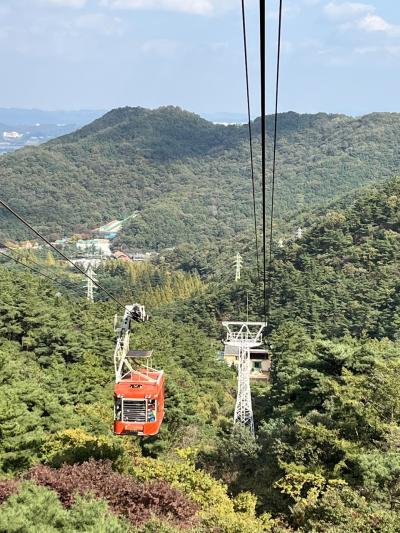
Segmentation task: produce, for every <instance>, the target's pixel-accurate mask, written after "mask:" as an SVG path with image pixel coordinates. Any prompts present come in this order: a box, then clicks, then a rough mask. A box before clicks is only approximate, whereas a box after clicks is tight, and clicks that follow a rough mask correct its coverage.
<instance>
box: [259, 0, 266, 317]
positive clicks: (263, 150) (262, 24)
mask: <svg viewBox="0 0 400 533" xmlns="http://www.w3.org/2000/svg"><path fill="white" fill-rule="evenodd" d="M265 33H266V20H265V0H260V75H261V184H262V236H263V300H264V319H265V321H266V320H267V290H266V289H267V250H266V226H267V217H266V116H265V114H266V106H265V98H266V87H265V81H266V80H265V78H266V72H265V70H266V58H265Z"/></svg>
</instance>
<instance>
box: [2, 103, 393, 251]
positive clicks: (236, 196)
mask: <svg viewBox="0 0 400 533" xmlns="http://www.w3.org/2000/svg"><path fill="white" fill-rule="evenodd" d="M272 126H273V123H272V120H269V121H268V128H269V143H268V144H269V147H270V149H271V131H272ZM254 131H255V138H256V140H255V152H256V154H257V157H256V159H257V161H256V167H257V169H256V170H257V175H258V176H259V152H260V150H259V120H257V121H255V123H254ZM399 134H400V114H395V113H381V114H377V113H375V114H371V115H367V116H365V117H361V118H351V117H346V116H343V115H326V114H322V113H320V114H317V115H299V114H296V113H292V112H290V113H283V114H281V115H280V116H279V145H278V150H279V153H278V176H277V177H278V188H277V215H278V217H279V216H282V215H287V214H291V213H293V212H296V211H301V210H302V209H304V208H308V207H309V206H311V205H312V206H315V205H322V204H325V203H327V202H329V201H331V200H332V199H333V198H335V197H337V196H339V195H341V194H344V193H347V192H349V191H352V190H354V189H356V188H358V187H360V186H362V185H366V184H368V183H370V182H373V181H376V180H378V179H384V178H385V177H389V176H393V175H395V174H397V173H398V171H399V166H400V155H399V150H398V137H399ZM270 155H271V154H270ZM258 181H259V180H258ZM0 190H1V193H2V197H3V198H5V199H6V200H8V201H9V203H10V204H12V205H13V206H14V207H15V208H16V209H18V210H19V211H20V212H21V213H22V214H24V215H25V216H27V217H28V218H29V219H30V220H31V221H32V222H33V223H34V224H36V225H38V226H39V227H40V228H41V229H42V230H44V231H45V232H46V233H47V235H49V236H58V235H62V234H65V233H69V232H72V231H82V230H86V229H90V228H92V227H95V226H97V225H99V224H100V223H102V222H104V221H107V220H109V219H112V218H122V217H124V216H126V215H129V214H131V213H132V212H133V211H138V212H139V214H140V215H139V217H137V218H136V219H135V220H133V221H132V223H131V226H130V227H128V228H127V229H126V230H125V232H124V233H123V234H122V235H121V240H120V244H128V245H129V246H132V247H139V248H140V247H141V248H151V249H160V248H163V247H168V246H173V245H176V244H178V243H180V242H196V243H198V242H201V241H206V240H216V239H218V238H225V239H226V238H229V237H231V236H232V235H234V234H236V233H238V232H240V231H241V230H243V229H245V228H246V227H248V225H249V224H251V212H252V206H251V181H250V174H249V151H248V139H247V126H246V125H243V126H228V127H226V126H221V125H214V124H212V123H210V122H208V121H206V120H204V119H201V118H200V117H198V116H197V115H195V114H193V113H188V112H186V111H182V110H181V109H179V108H174V107H164V108H160V109H157V110H147V109H143V108H121V109H116V110H113V111H111V112H109V113H107V114H106V115H105V116H103V117H102V118H100V119H98V120H96V121H94V122H93V123H92V124H90V125H88V126H85V127H84V128H82V129H81V130H79V131H77V132H75V133H73V134H70V135H67V136H64V137H61V138H59V139H56V140H54V141H51V142H49V143H47V144H46V145H43V146H40V147H35V148H26V149H23V150H20V151H18V152H17V153H14V154H11V155H8V156H5V157H2V158H1V159H0ZM0 222H1V226H0V227H1V228H2V229H3V228H5V227H7V235H8V236H10V237H17V236H18V230H17V228H15V225H14V221H11V220H9V219H7V218H6V216H5V214H4V213H2V215H1V218H0Z"/></svg>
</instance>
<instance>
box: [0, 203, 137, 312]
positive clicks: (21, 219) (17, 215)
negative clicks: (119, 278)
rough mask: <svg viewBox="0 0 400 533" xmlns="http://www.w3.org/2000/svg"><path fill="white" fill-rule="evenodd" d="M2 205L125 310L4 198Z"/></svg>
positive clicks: (123, 306) (120, 303) (121, 305)
mask: <svg viewBox="0 0 400 533" xmlns="http://www.w3.org/2000/svg"><path fill="white" fill-rule="evenodd" d="M0 205H2V206H3V207H4V208H5V209H7V211H9V212H10V213H11V214H12V215H14V216H15V217H16V218H17V219H18V220H19V221H20V222H22V223H23V224H24V225H25V226H26V227H27V228H29V229H30V230H31V231H32V232H33V233H34V234H35V235H37V236H38V237H39V238H40V239H42V241H44V242H45V243H46V244H47V245H48V246H50V248H52V249H53V250H54V251H55V252H57V253H58V254H59V255H61V257H63V258H64V259H65V260H66V261H68V263H70V264H71V265H72V266H73V267H74V268H76V269H77V270H79V272H80V273H81V274H83V275H84V276H85V277H86V278H88V279H90V280H91V281H92V282H93V284H94V285H95V286H96V287H98V288H99V289H100V290H102V291H103V292H105V293H106V294H107V296H108V297H109V298H111V300H113V301H114V302H115V303H116V304H118V305H119V306H120V307H122V308H123V309H124V310H125V308H126V306H125V305H124V304H123V303H122V302H120V301H119V300H118V299H117V298H115V297H114V296H113V295H112V294H111V293H110V291H108V290H107V289H106V288H105V287H103V286H102V285H100V283H99V282H98V281H95V280H94V279H93V278H91V277H90V276H88V274H87V273H86V272H85V271H84V270H83V269H82V268H81V267H79V266H78V265H76V264H75V263H74V262H73V261H72V260H71V259H70V258H69V257H68V256H66V255H65V254H64V253H63V252H62V251H61V250H59V249H58V248H57V247H56V246H54V244H52V243H51V242H50V241H49V240H48V239H47V238H46V237H45V236H44V235H42V234H41V233H40V232H39V231H37V230H36V229H35V228H34V227H33V226H31V224H29V222H27V221H26V220H25V219H24V218H23V217H22V216H21V215H19V214H18V213H17V212H16V211H14V209H12V208H11V207H10V206H9V205H7V204H6V203H5V202H3V200H0Z"/></svg>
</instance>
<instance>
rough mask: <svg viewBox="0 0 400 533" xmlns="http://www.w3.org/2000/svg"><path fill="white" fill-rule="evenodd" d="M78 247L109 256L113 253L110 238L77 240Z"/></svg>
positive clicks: (88, 251) (86, 251)
mask: <svg viewBox="0 0 400 533" xmlns="http://www.w3.org/2000/svg"><path fill="white" fill-rule="evenodd" d="M76 247H77V249H78V250H81V251H82V252H85V253H93V254H99V255H103V256H105V257H109V256H110V255H111V249H110V241H109V240H108V239H89V240H83V239H82V240H80V241H76Z"/></svg>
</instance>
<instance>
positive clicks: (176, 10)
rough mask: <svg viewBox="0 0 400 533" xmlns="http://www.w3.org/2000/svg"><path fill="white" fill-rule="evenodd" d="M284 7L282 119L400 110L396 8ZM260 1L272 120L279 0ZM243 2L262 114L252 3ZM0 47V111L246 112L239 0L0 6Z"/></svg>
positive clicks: (372, 4)
mask: <svg viewBox="0 0 400 533" xmlns="http://www.w3.org/2000/svg"><path fill="white" fill-rule="evenodd" d="M284 4H285V18H284V28H283V56H282V80H281V81H282V85H281V87H282V90H281V105H280V110H281V111H286V110H294V111H298V112H318V111H325V112H333V113H336V112H338V113H346V114H350V115H360V114H365V113H369V112H373V111H400V104H399V99H398V93H399V85H400V69H399V66H400V9H396V6H394V5H393V2H391V1H390V0H381V1H380V2H378V0H371V1H369V2H368V3H364V2H347V1H340V0H335V1H330V0H297V1H296V2H295V1H293V0H292V1H289V0H287V1H286V2H284ZM268 5H269V9H270V10H269V13H268V18H269V31H268V43H269V49H270V53H269V76H268V86H269V90H270V91H269V102H270V104H269V112H270V111H271V105H272V87H273V81H274V80H273V72H274V65H273V60H274V51H275V49H274V46H275V44H274V43H275V40H276V22H277V21H276V15H277V13H276V10H275V9H276V8H277V5H278V2H277V0H276V1H275V2H269V3H268ZM247 6H248V27H249V41H250V42H249V48H250V50H249V53H250V57H251V84H252V99H253V110H254V115H258V114H259V110H258V90H257V89H258V49H257V38H258V21H257V9H256V7H257V2H256V0H248V1H247ZM271 6H272V7H271ZM0 44H1V47H2V52H3V54H2V74H3V75H2V86H1V90H0V107H3V108H4V107H15V108H27V109H32V108H37V109H48V110H59V109H66V110H68V109H106V110H108V109H111V108H114V107H120V106H125V105H129V106H143V107H151V108H154V107H158V106H160V105H178V106H180V107H182V108H184V109H188V110H191V111H195V112H198V113H200V114H205V113H216V112H229V113H243V112H244V111H245V92H244V67H243V50H242V34H241V15H240V2H239V0H157V1H155V0H31V1H30V2H29V3H28V2H26V1H25V0H2V2H1V3H0Z"/></svg>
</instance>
